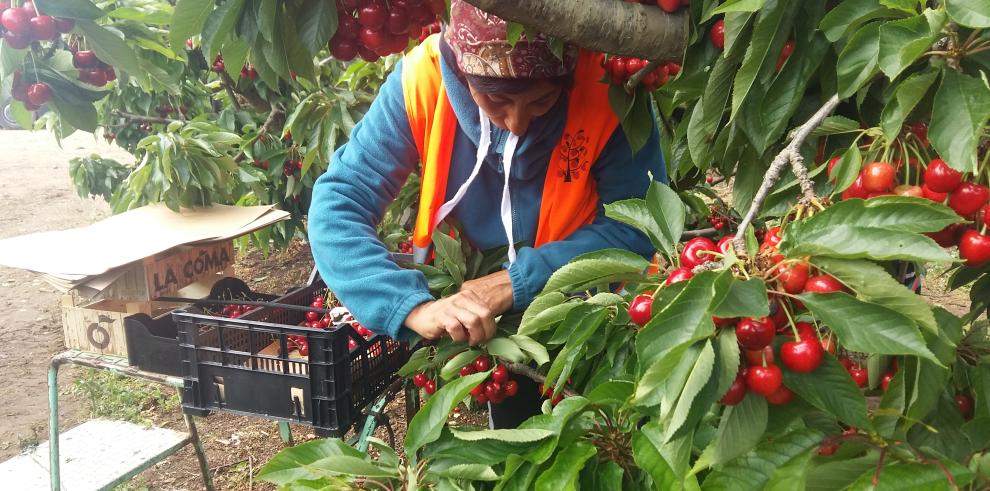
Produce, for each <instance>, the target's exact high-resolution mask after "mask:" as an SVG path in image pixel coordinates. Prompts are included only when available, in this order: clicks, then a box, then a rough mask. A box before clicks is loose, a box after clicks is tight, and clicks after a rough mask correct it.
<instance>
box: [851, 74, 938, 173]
mask: <svg viewBox="0 0 990 491" xmlns="http://www.w3.org/2000/svg"><path fill="white" fill-rule="evenodd" d="M938 73H939V72H938V70H936V69H934V68H930V69H928V70H925V71H923V72H919V73H915V74H913V75H911V76H909V77H908V78H906V79H904V81H903V82H901V83H900V84H899V85H898V86H897V90H895V91H894V93H893V94H892V95H891V97H890V99H888V103H887V104H886V105H885V106H884V107H883V114H882V115H881V116H880V126H881V127H882V128H883V133H884V136H885V137H886V138H887V139H888V140H893V139H894V138H896V137H897V135H899V134H900V133H901V128H902V127H903V125H904V121H905V120H906V119H907V117H908V115H910V114H911V111H913V110H914V108H915V106H917V105H918V103H919V102H921V99H922V98H923V97H925V94H927V93H928V89H929V88H931V86H932V84H933V83H935V79H936V78H938ZM850 184H851V183H850Z"/></svg>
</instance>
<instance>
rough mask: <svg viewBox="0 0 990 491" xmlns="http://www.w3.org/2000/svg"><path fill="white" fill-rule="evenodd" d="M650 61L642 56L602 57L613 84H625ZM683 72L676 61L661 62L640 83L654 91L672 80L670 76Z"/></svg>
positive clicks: (603, 65)
mask: <svg viewBox="0 0 990 491" xmlns="http://www.w3.org/2000/svg"><path fill="white" fill-rule="evenodd" d="M649 63H650V62H648V61H646V60H643V59H640V58H630V57H626V56H608V57H605V58H602V68H604V69H605V72H606V73H608V76H609V80H610V81H611V82H612V84H613V85H619V86H622V85H625V83H626V82H627V81H628V80H629V79H630V78H632V76H633V75H635V74H637V73H639V72H640V70H643V69H644V68H646V66H647V65H648V64H649ZM679 73H681V66H680V65H678V64H677V63H674V62H667V63H661V64H660V65H659V66H658V67H657V68H656V69H655V70H653V71H652V72H650V73H647V74H646V76H644V77H643V78H642V81H641V82H640V84H641V85H642V86H643V87H644V88H646V90H648V91H650V92H653V91H654V90H657V89H659V88H660V87H662V86H664V85H666V84H667V82H668V81H670V77H676V76H677V74H679Z"/></svg>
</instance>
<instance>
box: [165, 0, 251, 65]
mask: <svg viewBox="0 0 990 491" xmlns="http://www.w3.org/2000/svg"><path fill="white" fill-rule="evenodd" d="M244 2H245V0H230V1H228V2H224V3H222V4H220V6H219V7H217V9H216V10H214V11H213V12H211V13H210V16H209V17H208V18H207V19H206V22H205V23H204V25H203V39H202V41H203V54H204V55H205V56H206V59H207V60H209V61H212V60H214V59H215V58H216V57H217V55H218V54H219V53H220V46H222V45H223V44H224V41H226V40H227V38H228V37H230V34H231V33H232V32H233V30H234V23H235V22H237V19H239V18H240V16H241V12H242V11H243V10H244ZM242 43H243V41H242ZM244 44H245V45H246V43H244ZM173 46H174V45H173ZM238 70H240V68H238Z"/></svg>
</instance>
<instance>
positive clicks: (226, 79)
mask: <svg viewBox="0 0 990 491" xmlns="http://www.w3.org/2000/svg"><path fill="white" fill-rule="evenodd" d="M220 79H221V80H222V81H223V88H224V89H226V90H227V96H228V97H230V102H231V104H233V105H234V109H236V110H237V111H241V109H242V108H241V101H239V100H237V94H235V93H234V80H233V79H232V78H230V75H228V74H227V72H226V71H221V72H220Z"/></svg>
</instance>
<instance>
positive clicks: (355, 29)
mask: <svg viewBox="0 0 990 491" xmlns="http://www.w3.org/2000/svg"><path fill="white" fill-rule="evenodd" d="M360 33H361V24H358V21H357V20H356V19H354V17H350V16H347V17H341V18H340V23H339V24H338V25H337V32H336V33H335V34H334V35H333V37H334V38H343V39H357V38H358V35H359V34H360Z"/></svg>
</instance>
